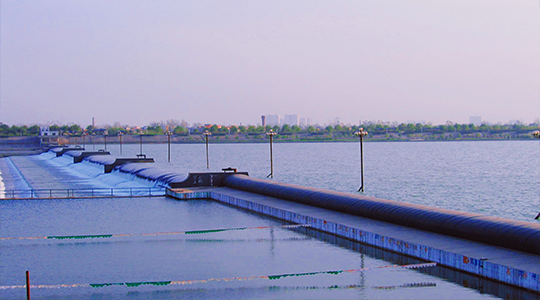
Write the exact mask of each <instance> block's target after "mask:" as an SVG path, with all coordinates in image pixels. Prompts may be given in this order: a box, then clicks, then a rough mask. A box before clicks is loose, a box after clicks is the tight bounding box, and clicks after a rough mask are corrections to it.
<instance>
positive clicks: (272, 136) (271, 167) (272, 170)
mask: <svg viewBox="0 0 540 300" xmlns="http://www.w3.org/2000/svg"><path fill="white" fill-rule="evenodd" d="M266 135H267V136H268V137H269V138H270V174H268V176H266V178H268V177H271V178H274V157H273V152H272V142H273V140H274V136H276V135H277V133H276V132H274V130H272V129H270V131H269V132H267V133H266Z"/></svg>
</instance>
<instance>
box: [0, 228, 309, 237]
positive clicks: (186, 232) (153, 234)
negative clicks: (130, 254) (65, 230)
mask: <svg viewBox="0 0 540 300" xmlns="http://www.w3.org/2000/svg"><path fill="white" fill-rule="evenodd" d="M310 226H311V225H310V224H295V225H281V226H262V227H239V228H224V229H209V230H193V231H176V232H154V233H124V234H96V235H51V236H33V237H0V240H46V239H57V240H67V239H99V238H113V237H126V236H159V235H177V234H206V233H215V232H223V231H237V230H254V229H269V228H298V227H310Z"/></svg>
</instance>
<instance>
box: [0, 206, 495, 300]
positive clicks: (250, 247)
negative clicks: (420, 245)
mask: <svg viewBox="0 0 540 300" xmlns="http://www.w3.org/2000/svg"><path fill="white" fill-rule="evenodd" d="M0 209H1V212H2V213H1V215H0V226H1V227H2V236H15V237H28V236H31V237H32V236H38V237H39V236H48V235H90V234H112V233H152V232H172V231H179V230H182V231H184V230H200V229H217V228H235V227H246V226H279V225H282V224H283V222H281V221H278V220H274V219H270V218H266V217H263V216H259V215H255V214H251V213H247V212H245V211H241V210H238V209H236V208H232V207H229V206H225V205H223V204H220V203H217V202H214V201H207V200H193V201H176V200H172V199H169V198H165V197H161V198H134V199H96V200H47V201H14V200H13V201H2V202H0ZM324 236H325V237H322V236H321V234H320V233H316V232H313V231H308V230H287V229H281V228H275V229H262V230H244V231H229V232H218V233H211V234H204V235H202V234H201V235H174V236H161V237H152V236H136V237H122V238H109V239H91V240H90V239H86V240H10V241H1V243H2V244H1V247H2V248H1V249H2V251H1V261H0V266H1V268H0V278H1V285H24V272H25V271H26V270H30V272H31V280H32V283H33V284H51V285H54V284H75V283H113V282H140V281H168V280H195V279H210V278H232V277H244V276H254V275H279V274H288V273H305V272H317V271H330V270H347V269H359V268H377V267H382V266H390V265H394V264H400V265H402V264H411V263H418V261H414V260H412V259H407V258H404V257H400V256H398V255H396V254H390V253H388V252H385V251H382V250H380V249H378V250H377V249H373V248H370V247H366V246H362V245H359V244H357V243H352V242H350V241H345V242H343V241H344V240H342V239H336V238H335V237H334V238H332V237H328V236H327V235H324ZM325 239H327V240H326V241H325ZM433 269H434V270H427V269H425V270H406V269H400V268H394V269H375V270H371V271H365V272H359V273H342V274H338V275H314V276H298V277H287V278H283V279H279V280H267V279H258V280H248V281H229V282H210V283H200V284H193V285H185V286H161V287H156V286H140V287H131V288H128V287H125V286H116V287H115V286H112V287H111V286H109V287H103V288H82V287H80V288H57V289H34V290H33V292H32V293H33V297H32V299H73V298H78V299H111V298H114V299H117V298H127V299H201V298H216V299H373V298H385V299H388V298H393V299H412V298H415V299H435V298H437V299H443V298H446V299H471V298H478V299H480V298H490V297H492V296H490V295H489V294H482V293H481V292H480V291H479V290H477V289H472V288H466V287H463V286H462V285H460V284H462V281H461V279H458V281H457V282H459V283H460V284H457V283H455V280H456V278H457V277H459V276H453V277H456V278H449V279H446V278H445V277H441V276H440V275H439V276H431V275H430V274H429V273H425V272H436V273H437V274H443V273H444V272H445V271H444V269H442V268H439V267H436V268H433ZM446 272H448V270H446ZM453 280H454V281H453ZM349 286H353V287H354V288H348V287H349ZM24 295H25V291H24V290H23V289H18V290H7V291H6V290H4V291H0V298H2V299H22V298H24Z"/></svg>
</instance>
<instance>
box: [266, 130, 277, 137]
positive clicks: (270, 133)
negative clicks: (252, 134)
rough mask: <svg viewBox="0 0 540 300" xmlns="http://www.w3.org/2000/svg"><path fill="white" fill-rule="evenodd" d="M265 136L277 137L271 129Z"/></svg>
mask: <svg viewBox="0 0 540 300" xmlns="http://www.w3.org/2000/svg"><path fill="white" fill-rule="evenodd" d="M266 135H267V136H275V135H277V132H274V130H273V129H270V131H268V132H267V133H266Z"/></svg>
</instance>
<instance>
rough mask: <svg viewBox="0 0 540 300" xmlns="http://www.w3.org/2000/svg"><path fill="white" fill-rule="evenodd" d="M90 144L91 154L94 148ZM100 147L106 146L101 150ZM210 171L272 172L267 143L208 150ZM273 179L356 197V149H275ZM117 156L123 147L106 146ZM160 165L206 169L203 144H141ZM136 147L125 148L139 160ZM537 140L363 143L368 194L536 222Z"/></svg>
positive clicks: (539, 200) (539, 196) (539, 207)
mask: <svg viewBox="0 0 540 300" xmlns="http://www.w3.org/2000/svg"><path fill="white" fill-rule="evenodd" d="M91 147H92V146H91V145H90V146H88V145H87V149H89V148H90V149H91ZM97 148H102V146H101V147H100V146H98V145H96V149H97ZM209 148H210V149H209V152H210V155H209V156H210V170H211V171H221V169H222V168H226V167H229V166H231V167H234V168H238V170H239V171H247V172H249V174H250V176H253V177H256V178H266V176H267V175H268V174H269V173H270V155H269V145H268V144H210V146H209ZM273 148H274V175H275V176H274V180H276V181H280V182H288V183H294V184H299V185H304V186H310V187H317V188H325V189H330V190H335V191H341V192H350V193H356V191H357V190H358V188H359V186H360V184H359V182H360V171H359V170H360V159H359V145H358V143H277V144H274V147H273ZM108 150H109V151H111V153H112V154H113V155H117V156H119V145H108ZM143 152H144V153H146V154H147V155H148V156H149V157H153V158H154V159H155V160H156V165H160V166H163V167H166V168H171V169H174V170H176V171H178V172H182V173H189V172H199V171H206V170H207V169H206V154H205V145H204V144H190V145H185V144H172V145H171V162H170V163H168V162H167V145H166V144H162V145H143ZM138 153H139V145H124V146H123V154H124V156H130V157H134V156H135V155H136V154H138ZM539 154H540V150H539V145H538V141H477V142H474V141H472V142H469V141H467V142H385V143H373V142H371V143H369V142H368V143H365V145H364V163H365V172H364V174H365V179H364V180H365V188H366V190H365V193H364V194H365V195H367V196H373V197H378V198H384V199H391V200H397V201H404V202H410V203H417V204H424V205H429V206H436V207H441V208H449V209H456V210H461V211H467V212H473V213H480V214H484V215H489V216H497V217H504V218H509V219H516V220H522V221H529V222H536V221H535V220H534V217H535V216H536V215H537V214H538V212H540V184H539V183H540V172H539V166H540V160H539Z"/></svg>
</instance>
